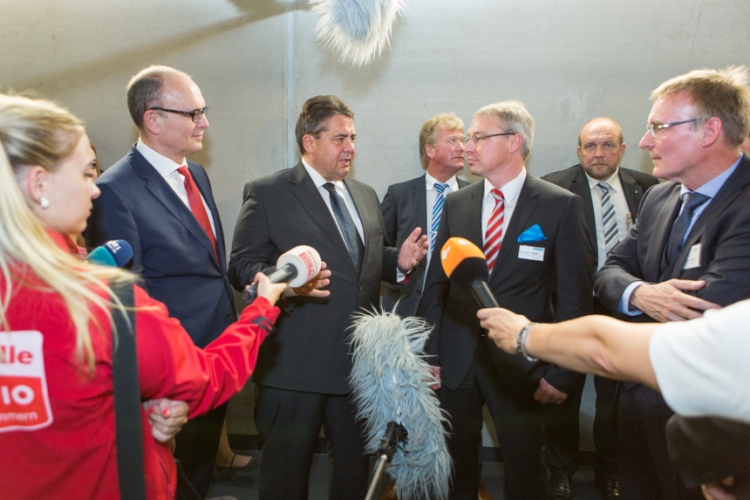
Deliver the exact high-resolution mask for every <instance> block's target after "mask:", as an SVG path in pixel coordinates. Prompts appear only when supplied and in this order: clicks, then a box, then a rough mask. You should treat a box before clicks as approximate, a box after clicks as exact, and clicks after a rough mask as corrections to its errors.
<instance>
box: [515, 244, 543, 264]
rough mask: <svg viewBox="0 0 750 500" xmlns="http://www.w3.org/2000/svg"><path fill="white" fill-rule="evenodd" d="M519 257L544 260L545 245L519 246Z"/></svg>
mask: <svg viewBox="0 0 750 500" xmlns="http://www.w3.org/2000/svg"><path fill="white" fill-rule="evenodd" d="M518 258H519V259H524V260H536V261H539V262H543V261H544V247H531V246H529V245H519V246H518Z"/></svg>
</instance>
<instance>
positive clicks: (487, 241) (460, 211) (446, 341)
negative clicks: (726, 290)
mask: <svg viewBox="0 0 750 500" xmlns="http://www.w3.org/2000/svg"><path fill="white" fill-rule="evenodd" d="M533 136H534V122H533V119H532V118H531V116H530V115H529V112H528V111H527V110H526V109H525V108H524V106H523V105H522V104H521V103H520V102H518V101H505V102H501V103H497V104H491V105H489V106H485V107H484V108H482V109H480V110H479V111H477V113H476V114H475V115H474V118H473V121H472V123H471V127H470V128H469V132H468V137H466V138H464V144H465V145H464V150H465V153H464V154H465V155H466V157H467V159H468V163H469V166H470V168H471V173H472V174H474V175H478V176H480V177H484V181H483V182H477V183H475V184H472V185H471V186H468V187H466V188H464V189H461V190H459V191H458V192H456V193H455V194H451V195H450V196H448V197H447V198H446V199H445V203H444V206H443V214H442V217H441V221H440V227H439V229H438V234H437V238H436V241H435V247H436V248H441V247H442V246H443V244H444V243H445V242H446V240H447V239H448V238H450V237H454V236H458V237H463V238H466V239H468V240H469V241H471V242H473V243H474V244H475V245H477V246H478V247H479V248H482V249H483V250H484V253H485V256H486V257H487V265H488V267H489V269H490V275H489V280H488V285H489V288H490V290H491V291H492V293H493V295H494V296H495V299H496V300H497V302H498V303H499V304H500V305H501V306H502V307H506V308H508V309H510V310H512V311H515V312H519V311H524V313H523V314H524V315H526V316H527V317H528V318H529V319H531V320H532V321H539V322H541V321H563V320H566V319H571V318H576V317H578V316H582V315H585V314H589V313H591V286H592V281H591V280H592V276H593V268H592V262H593V259H592V257H591V247H590V244H589V241H588V236H587V231H586V222H585V219H584V212H583V203H582V201H581V199H580V198H579V197H578V196H576V195H573V194H571V193H570V192H568V191H566V190H564V189H562V188H559V187H557V186H554V185H553V184H550V183H548V182H544V181H542V180H539V179H537V178H535V177H533V176H531V175H530V174H529V173H528V172H527V171H526V168H525V161H526V159H527V158H528V155H529V153H530V152H531V144H532V141H533ZM477 309H478V305H477V304H476V302H475V301H474V299H473V297H472V295H471V294H470V293H469V291H468V290H464V289H461V288H459V287H458V286H457V285H455V284H454V283H451V282H450V281H449V280H448V278H447V277H446V275H445V273H444V272H443V269H442V266H441V262H440V259H438V258H433V259H432V261H431V263H430V268H429V270H428V272H427V283H426V285H425V293H424V297H423V299H422V301H421V302H420V307H419V311H418V313H417V314H418V315H420V316H423V317H425V318H426V319H427V321H428V322H429V323H431V324H433V325H435V328H434V330H433V332H432V334H431V336H430V340H429V343H428V346H427V351H428V354H429V355H430V356H431V357H430V359H431V360H432V362H434V363H435V364H437V365H439V366H440V367H441V371H440V374H441V382H442V387H441V388H440V389H438V391H437V394H438V397H439V399H440V402H441V405H442V407H443V408H444V409H445V410H446V411H447V412H448V414H449V416H450V418H449V420H450V424H451V435H450V437H449V440H448V448H449V451H450V453H451V456H452V458H453V465H454V475H453V483H452V491H451V498H453V499H467V500H468V499H472V500H473V499H475V498H477V485H478V482H479V470H480V469H479V456H478V455H479V453H478V451H479V443H480V441H481V428H482V406H483V404H485V403H486V404H487V408H488V410H489V412H490V415H491V416H492V419H493V421H494V423H495V427H496V430H497V435H498V441H499V445H500V450H501V452H502V456H503V465H504V469H505V498H506V499H518V500H521V499H523V500H529V499H532V500H534V499H537V500H541V499H544V498H545V471H544V466H543V465H542V461H541V450H542V446H543V441H544V438H543V433H542V425H541V423H540V420H539V417H540V414H541V410H542V407H541V405H542V404H560V403H562V402H563V401H564V400H565V398H566V397H567V392H569V391H570V390H572V389H573V387H574V386H575V383H576V381H577V380H578V374H576V373H572V372H568V371H567V370H562V369H559V368H557V367H555V366H553V365H550V364H548V363H541V362H536V361H530V360H525V359H523V358H521V359H518V358H517V357H513V356H508V355H506V354H504V353H503V352H502V351H500V350H499V349H498V348H497V347H496V346H495V345H494V343H493V342H491V341H488V339H487V337H486V336H485V335H484V332H483V331H482V329H481V328H480V326H479V322H478V320H477V319H476V312H477Z"/></svg>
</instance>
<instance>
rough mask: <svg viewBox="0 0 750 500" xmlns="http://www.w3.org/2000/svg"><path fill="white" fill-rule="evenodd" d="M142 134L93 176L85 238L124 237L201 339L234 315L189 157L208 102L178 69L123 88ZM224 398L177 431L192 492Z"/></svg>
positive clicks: (202, 488)
mask: <svg viewBox="0 0 750 500" xmlns="http://www.w3.org/2000/svg"><path fill="white" fill-rule="evenodd" d="M127 96H128V109H129V111H130V115H131V117H132V119H133V122H134V123H135V125H136V126H137V127H138V130H139V132H140V137H139V138H138V142H137V143H136V144H135V145H134V146H133V147H132V148H131V149H130V152H128V154H127V155H126V156H125V157H124V158H123V159H121V160H120V161H118V162H117V163H116V164H114V165H113V166H112V167H110V168H108V169H107V170H106V171H105V172H104V173H103V174H102V175H101V177H99V179H97V181H96V184H97V185H98V186H99V189H101V192H102V194H101V196H100V197H99V198H97V199H96V200H94V206H93V210H92V212H91V218H90V219H89V225H88V229H87V231H86V242H87V244H88V245H89V246H90V247H93V246H97V245H101V244H102V243H104V242H106V241H108V240H113V239H122V240H125V241H127V242H128V243H130V245H131V246H132V247H133V271H134V272H136V273H138V274H139V275H141V276H142V277H143V280H144V281H143V283H144V285H145V286H146V288H147V289H148V292H149V293H150V294H151V296H152V297H154V298H155V299H157V300H160V301H162V302H164V304H165V305H166V306H167V309H168V310H169V314H170V316H172V317H175V318H177V319H179V320H180V323H182V326H184V327H185V330H187V332H188V334H190V338H191V339H193V342H195V345H196V346H198V347H205V346H206V345H208V344H209V343H210V342H211V341H212V340H214V339H215V338H216V337H218V336H219V335H220V334H221V332H223V331H224V329H225V328H226V327H227V326H229V324H231V323H232V322H233V321H234V320H235V310H234V300H233V297H232V289H231V287H230V285H229V281H228V280H227V276H226V273H225V271H224V270H225V269H226V251H225V248H224V232H223V229H222V226H221V220H220V219H219V210H218V208H217V207H216V203H215V202H214V197H213V193H212V192H211V183H210V182H209V180H208V176H207V175H206V172H205V170H203V167H201V166H200V165H199V164H197V163H194V162H191V161H187V160H186V158H185V157H186V156H189V155H191V154H193V153H196V152H198V151H200V150H201V148H202V147H203V134H204V132H205V131H206V129H207V128H208V119H207V118H206V115H205V110H206V101H205V100H204V99H203V95H202V94H201V91H200V89H199V88H198V86H197V85H196V84H195V82H193V80H192V79H191V78H190V77H189V76H188V75H186V74H185V73H183V72H182V71H178V70H176V69H173V68H169V67H166V66H151V67H149V68H146V69H144V70H143V71H141V72H139V73H138V74H137V75H135V76H134V77H133V78H132V79H131V80H130V82H129V83H128V87H127ZM225 411H226V405H221V406H220V407H219V408H216V409H214V410H212V411H210V412H208V413H207V414H206V415H204V416H202V417H198V418H195V419H192V420H191V421H190V422H188V424H187V425H186V426H185V427H183V429H182V431H181V432H180V433H179V434H178V435H177V448H176V451H175V455H176V456H177V458H179V459H180V461H181V462H182V465H183V467H184V470H185V473H186V474H187V475H188V477H189V478H190V481H191V482H192V483H193V485H194V486H195V488H196V489H197V490H198V492H199V493H200V494H201V495H203V496H205V495H206V493H208V489H209V488H210V486H211V477H212V475H213V468H214V463H215V461H216V450H217V449H218V446H219V437H220V435H221V428H222V424H223V422H224V413H225Z"/></svg>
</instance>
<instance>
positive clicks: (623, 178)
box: [619, 169, 643, 223]
mask: <svg viewBox="0 0 750 500" xmlns="http://www.w3.org/2000/svg"><path fill="white" fill-rule="evenodd" d="M619 175H620V184H622V189H623V191H625V200H626V201H627V202H628V208H629V209H630V215H631V217H632V219H631V220H632V222H633V223H635V221H636V219H637V217H638V205H639V204H640V203H641V198H642V197H643V186H640V185H639V184H638V182H636V180H635V179H633V177H632V176H631V175H630V174H629V173H627V172H625V171H624V170H623V169H620V173H619Z"/></svg>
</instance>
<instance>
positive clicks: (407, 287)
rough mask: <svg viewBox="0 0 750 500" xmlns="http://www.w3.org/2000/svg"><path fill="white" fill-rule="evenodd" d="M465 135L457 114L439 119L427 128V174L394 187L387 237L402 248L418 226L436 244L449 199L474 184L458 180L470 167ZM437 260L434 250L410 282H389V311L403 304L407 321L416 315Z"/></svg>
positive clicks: (386, 203)
mask: <svg viewBox="0 0 750 500" xmlns="http://www.w3.org/2000/svg"><path fill="white" fill-rule="evenodd" d="M463 137H464V123H463V122H462V121H461V119H460V118H459V117H457V116H456V115H455V114H453V113H441V114H439V115H435V116H433V117H432V118H428V119H427V120H426V121H425V122H424V123H423V124H422V129H421V130H420V132H419V159H420V161H421V162H422V168H423V169H424V170H425V175H420V176H419V177H417V178H416V179H412V180H410V181H406V182H401V183H398V184H393V185H392V186H389V187H388V191H387V192H386V193H385V197H384V198H383V203H382V204H381V209H382V211H383V222H384V223H385V234H386V236H387V237H388V241H390V242H391V243H393V244H395V245H396V247H400V246H401V244H402V243H403V242H404V240H405V239H406V238H407V237H408V236H409V235H410V234H411V233H412V232H413V231H414V229H415V228H417V227H421V228H424V229H425V232H426V235H427V240H428V241H430V242H433V241H434V238H435V237H436V236H437V227H438V224H439V223H440V217H441V214H442V206H443V202H444V201H443V200H444V199H445V196H448V194H449V193H453V192H455V191H458V190H459V189H460V188H462V187H466V186H468V185H469V183H468V182H466V181H465V180H463V179H459V178H458V177H457V176H456V174H457V173H458V172H460V171H461V170H462V169H463V168H464V146H463V144H462V142H461V141H462V140H463ZM431 256H432V246H430V249H429V252H428V253H427V258H426V259H424V260H423V261H422V262H421V263H420V264H419V265H418V266H417V268H416V269H415V270H414V272H413V273H412V274H411V276H409V280H408V281H407V283H406V284H404V285H400V284H395V285H393V284H390V283H386V284H385V290H384V293H383V309H385V310H386V311H392V310H393V308H394V306H395V305H396V303H397V302H398V308H397V310H396V312H397V313H398V314H399V315H400V316H401V317H406V316H414V315H415V314H416V312H417V306H418V305H419V299H421V298H422V291H423V289H424V281H425V271H426V269H427V266H428V264H429V261H430V258H431Z"/></svg>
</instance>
